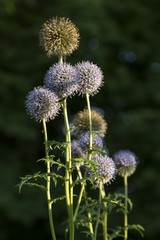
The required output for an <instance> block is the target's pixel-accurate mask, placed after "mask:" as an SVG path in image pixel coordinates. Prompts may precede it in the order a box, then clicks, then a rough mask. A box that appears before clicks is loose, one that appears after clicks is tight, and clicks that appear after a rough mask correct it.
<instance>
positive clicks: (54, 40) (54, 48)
mask: <svg viewBox="0 0 160 240" xmlns="http://www.w3.org/2000/svg"><path fill="white" fill-rule="evenodd" d="M78 45H79V33H78V28H77V27H76V26H75V25H74V24H73V23H72V22H71V21H70V20H69V19H68V18H64V17H63V18H58V17H56V18H51V19H49V20H48V21H46V22H45V23H44V24H43V25H42V29H41V31H40V46H42V48H43V49H44V50H45V51H46V53H47V55H48V56H52V55H57V56H67V55H70V54H71V53H72V52H73V51H74V50H76V49H77V48H78Z"/></svg>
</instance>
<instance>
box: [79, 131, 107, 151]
mask: <svg viewBox="0 0 160 240" xmlns="http://www.w3.org/2000/svg"><path fill="white" fill-rule="evenodd" d="M89 143H90V133H89V132H86V133H84V134H83V135H81V137H80V139H79V145H80V147H81V148H82V149H83V150H84V151H85V152H86V151H88V149H89ZM92 147H93V148H95V149H97V150H98V149H102V148H103V140H102V138H101V137H100V136H99V134H98V133H94V134H93V137H92Z"/></svg>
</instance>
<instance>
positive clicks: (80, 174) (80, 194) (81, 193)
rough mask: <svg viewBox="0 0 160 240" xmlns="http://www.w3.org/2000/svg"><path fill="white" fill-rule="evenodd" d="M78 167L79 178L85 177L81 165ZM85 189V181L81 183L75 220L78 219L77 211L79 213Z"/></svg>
mask: <svg viewBox="0 0 160 240" xmlns="http://www.w3.org/2000/svg"><path fill="white" fill-rule="evenodd" d="M76 168H77V172H78V175H79V178H80V179H83V177H82V173H81V170H80V167H79V166H76ZM86 175H87V172H85V176H86ZM84 189H85V182H83V183H81V191H80V193H79V198H78V202H77V206H76V209H75V212H74V217H73V220H74V222H75V221H76V217H77V213H78V210H79V207H80V204H81V201H82V196H83V192H84Z"/></svg>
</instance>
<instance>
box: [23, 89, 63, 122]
mask: <svg viewBox="0 0 160 240" xmlns="http://www.w3.org/2000/svg"><path fill="white" fill-rule="evenodd" d="M58 101H59V98H58V96H57V95H56V94H55V93H54V92H51V91H50V90H48V89H46V88H43V87H37V88H34V90H33V91H31V92H29V94H28V96H27V100H26V102H25V104H26V109H27V112H28V114H29V115H30V116H31V117H32V118H35V119H36V121H42V120H43V119H45V120H46V121H49V120H50V119H54V118H55V116H56V115H57V114H58V112H59V109H60V105H59V103H58Z"/></svg>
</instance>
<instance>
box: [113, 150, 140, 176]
mask: <svg viewBox="0 0 160 240" xmlns="http://www.w3.org/2000/svg"><path fill="white" fill-rule="evenodd" d="M113 159H114V161H115V164H116V167H117V174H118V175H120V176H122V177H124V176H128V177H129V176H131V175H132V174H133V173H134V172H135V170H136V166H137V161H136V156H135V154H134V153H132V152H130V151H128V150H125V151H124V150H122V151H119V152H118V153H116V154H115V155H114V157H113Z"/></svg>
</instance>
